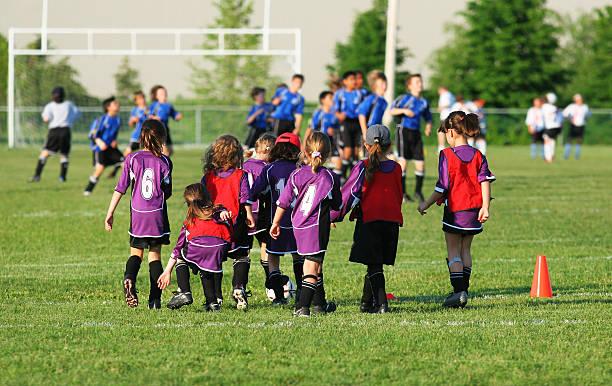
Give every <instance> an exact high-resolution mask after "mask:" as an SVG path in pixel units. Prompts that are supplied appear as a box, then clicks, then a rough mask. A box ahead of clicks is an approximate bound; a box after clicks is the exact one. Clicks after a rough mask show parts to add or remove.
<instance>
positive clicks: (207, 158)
mask: <svg viewBox="0 0 612 386" xmlns="http://www.w3.org/2000/svg"><path fill="white" fill-rule="evenodd" d="M242 158H243V150H242V146H241V145H240V141H239V140H238V138H236V137H234V136H233V135H229V134H225V135H222V136H220V137H219V138H217V140H216V141H215V142H214V143H213V144H212V145H210V147H209V148H208V150H206V153H205V154H204V157H203V160H202V161H203V162H204V173H208V172H211V171H215V170H228V169H231V168H235V169H236V168H239V167H240V166H242Z"/></svg>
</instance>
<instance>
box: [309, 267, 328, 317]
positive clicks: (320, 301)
mask: <svg viewBox="0 0 612 386" xmlns="http://www.w3.org/2000/svg"><path fill="white" fill-rule="evenodd" d="M317 276H318V277H317V289H316V291H315V294H314V297H313V298H312V304H314V305H315V306H319V307H322V308H323V309H325V308H326V306H327V299H326V298H325V285H324V282H323V266H322V265H321V266H320V267H319V272H318V274H317Z"/></svg>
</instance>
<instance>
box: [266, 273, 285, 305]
mask: <svg viewBox="0 0 612 386" xmlns="http://www.w3.org/2000/svg"><path fill="white" fill-rule="evenodd" d="M268 285H269V286H270V289H272V290H273V291H274V297H275V298H276V299H284V298H285V290H284V289H283V284H282V283H281V271H278V270H276V271H271V272H270V275H269V276H268Z"/></svg>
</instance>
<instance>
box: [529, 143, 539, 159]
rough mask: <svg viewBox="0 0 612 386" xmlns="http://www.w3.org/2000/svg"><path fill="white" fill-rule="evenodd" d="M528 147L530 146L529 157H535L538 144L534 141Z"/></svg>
mask: <svg viewBox="0 0 612 386" xmlns="http://www.w3.org/2000/svg"><path fill="white" fill-rule="evenodd" d="M530 148H531V159H536V157H537V155H538V144H537V143H535V142H534V143H532V144H531V146H530Z"/></svg>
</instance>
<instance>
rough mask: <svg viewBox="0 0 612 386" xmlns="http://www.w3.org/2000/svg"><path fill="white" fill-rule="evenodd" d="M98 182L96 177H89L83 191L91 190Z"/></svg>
mask: <svg viewBox="0 0 612 386" xmlns="http://www.w3.org/2000/svg"><path fill="white" fill-rule="evenodd" d="M97 183H98V179H97V178H95V177H89V183H88V184H87V186H86V187H85V191H86V192H93V190H94V188H95V187H96V184H97Z"/></svg>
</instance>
